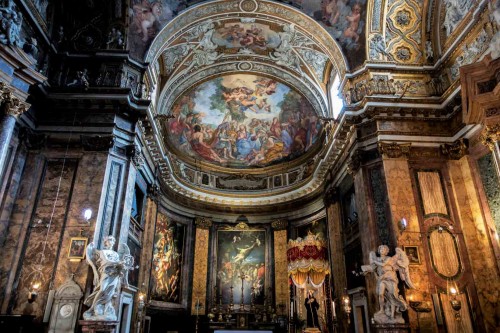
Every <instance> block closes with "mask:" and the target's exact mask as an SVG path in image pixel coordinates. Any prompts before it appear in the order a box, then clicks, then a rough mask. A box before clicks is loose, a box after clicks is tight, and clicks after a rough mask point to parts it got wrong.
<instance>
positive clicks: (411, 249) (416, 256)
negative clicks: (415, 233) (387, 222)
mask: <svg viewBox="0 0 500 333" xmlns="http://www.w3.org/2000/svg"><path fill="white" fill-rule="evenodd" d="M403 250H404V251H405V254H406V256H407V257H408V260H409V261H410V265H420V264H421V261H420V252H419V250H418V246H417V245H409V246H403Z"/></svg>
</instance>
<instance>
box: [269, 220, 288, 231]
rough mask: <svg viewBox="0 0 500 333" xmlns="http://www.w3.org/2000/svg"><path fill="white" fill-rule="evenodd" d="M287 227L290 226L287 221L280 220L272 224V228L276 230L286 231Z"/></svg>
mask: <svg viewBox="0 0 500 333" xmlns="http://www.w3.org/2000/svg"><path fill="white" fill-rule="evenodd" d="M287 226H288V222H287V220H283V219H279V220H275V221H273V222H271V227H272V228H273V229H274V230H285V229H286V227H287Z"/></svg>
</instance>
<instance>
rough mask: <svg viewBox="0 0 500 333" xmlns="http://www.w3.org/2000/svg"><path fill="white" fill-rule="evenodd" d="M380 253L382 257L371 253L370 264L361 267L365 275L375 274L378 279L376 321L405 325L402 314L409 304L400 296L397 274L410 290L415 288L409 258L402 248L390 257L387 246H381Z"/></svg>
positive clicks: (397, 249)
mask: <svg viewBox="0 0 500 333" xmlns="http://www.w3.org/2000/svg"><path fill="white" fill-rule="evenodd" d="M378 253H379V254H380V257H378V256H377V255H376V254H375V252H374V251H372V252H370V264H369V265H363V266H361V269H362V271H363V274H367V273H371V272H374V273H375V274H376V277H377V289H376V292H377V296H378V300H379V304H380V310H379V311H378V312H377V313H375V315H374V320H375V322H376V323H379V324H386V323H404V319H403V317H402V316H401V312H402V311H406V310H407V308H408V304H407V303H406V301H405V300H404V299H403V297H402V296H401V295H400V294H399V289H398V277H397V275H396V272H399V276H400V278H401V280H403V281H404V282H405V283H406V285H407V286H408V287H409V288H414V286H413V284H412V282H411V279H410V274H409V270H408V265H409V260H408V257H407V256H406V254H405V252H404V251H403V250H401V249H400V248H396V254H395V255H394V256H392V257H389V256H388V255H387V254H388V253H389V247H388V246H387V245H380V246H379V247H378Z"/></svg>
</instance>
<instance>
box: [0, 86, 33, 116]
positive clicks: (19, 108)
mask: <svg viewBox="0 0 500 333" xmlns="http://www.w3.org/2000/svg"><path fill="white" fill-rule="evenodd" d="M0 92H1V97H0V104H1V108H2V112H3V114H4V115H9V116H13V117H16V118H17V117H19V116H20V115H22V114H23V113H24V112H25V111H26V110H28V108H29V107H30V105H29V104H28V103H25V102H21V101H20V100H19V98H17V97H15V96H14V94H13V93H12V91H10V90H9V89H8V88H5V86H4V85H2V86H0Z"/></svg>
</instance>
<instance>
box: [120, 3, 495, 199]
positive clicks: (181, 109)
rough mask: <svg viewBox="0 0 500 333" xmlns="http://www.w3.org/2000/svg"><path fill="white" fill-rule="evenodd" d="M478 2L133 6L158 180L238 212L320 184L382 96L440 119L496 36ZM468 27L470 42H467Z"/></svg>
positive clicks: (131, 39)
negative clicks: (335, 104) (335, 87)
mask: <svg viewBox="0 0 500 333" xmlns="http://www.w3.org/2000/svg"><path fill="white" fill-rule="evenodd" d="M486 6H487V1H486V0H442V1H440V0H373V1H367V0H308V1H304V0H290V1H271V0H215V1H205V2H200V1H170V0H161V1H142V2H138V1H134V2H132V5H131V8H130V11H129V12H130V13H131V15H130V27H131V28H130V31H129V34H128V45H129V47H130V52H131V56H132V57H134V58H136V59H138V60H144V61H145V62H147V63H148V64H149V67H148V71H147V75H146V78H145V87H144V88H145V90H146V91H148V93H147V95H148V97H149V98H150V99H151V101H152V103H151V107H150V109H149V118H150V119H152V120H153V121H151V124H150V125H148V126H151V128H150V129H148V130H146V132H148V131H149V132H148V133H150V134H148V137H147V140H146V145H147V146H148V149H149V150H150V152H151V155H152V157H153V159H154V161H155V162H156V163H157V164H158V165H159V168H160V172H161V175H162V178H163V180H164V183H165V184H166V185H167V186H168V187H169V188H170V190H172V191H174V192H176V193H178V194H179V195H181V196H183V197H187V198H190V199H195V200H201V201H203V202H209V203H211V204H215V205H221V204H222V205H228V206H229V205H231V206H243V207H252V206H255V205H273V204H276V203H285V202H293V200H296V199H300V198H304V197H306V196H311V195H313V194H314V193H317V191H319V190H321V188H322V184H323V183H324V180H325V178H326V177H333V175H332V174H331V170H332V169H334V168H335V165H336V162H337V161H339V160H340V159H345V158H347V157H348V156H345V151H346V148H347V147H349V145H350V144H352V138H353V137H354V135H355V128H354V127H353V126H352V124H354V122H355V121H358V122H359V121H363V119H364V117H365V115H366V114H368V113H370V112H373V110H374V109H375V108H377V107H379V106H380V105H382V104H386V105H388V107H386V110H387V111H386V112H387V114H392V112H393V111H391V109H390V108H391V107H390V105H391V103H392V102H394V103H396V104H397V108H396V109H395V110H404V108H406V107H407V108H410V109H412V110H413V111H411V112H412V115H418V114H419V113H422V116H423V117H428V116H429V115H432V116H435V117H436V118H439V117H447V112H451V111H446V110H445V111H443V108H444V107H445V106H446V105H447V103H448V102H449V101H450V98H451V97H450V96H454V95H456V94H457V92H458V84H457V80H458V77H459V76H458V68H459V66H460V65H463V64H466V63H470V62H472V61H474V59H476V58H477V57H479V56H480V54H481V53H482V52H484V50H485V49H486V48H487V46H488V43H489V41H490V40H491V38H492V36H493V35H494V33H495V32H496V30H495V28H494V27H492V26H491V24H490V25H488V18H487V15H486V14H481V15H480V14H479V13H482V11H483V10H484V8H485V7H486ZM472 17H476V18H477V19H476V21H473V20H470V19H471V18H472ZM477 22H479V23H477ZM481 29H482V30H481ZM472 30H473V31H474V34H473V35H474V36H476V35H475V34H477V37H474V38H473V37H472V35H471V37H470V38H469V37H467V39H466V40H465V41H464V40H463V39H461V38H463V37H464V36H465V34H463V32H464V31H472ZM459 43H462V44H463V45H462V46H461V47H460V48H459ZM457 49H460V50H461V51H460V53H459V52H457V51H453V50H457ZM337 76H338V77H340V81H341V84H340V95H341V97H342V99H343V103H344V107H343V111H342V112H341V114H340V117H339V118H337V119H335V120H334V118H336V117H335V116H334V114H333V113H332V107H331V105H332V104H331V103H332V101H331V96H330V95H331V94H332V92H331V91H330V87H331V85H332V82H333V80H334V79H335V77H337ZM415 105H419V108H418V111H415V110H416V109H415ZM402 108H403V109H402ZM448 109H449V110H452V108H451V107H450V108H448ZM448 109H447V110H448ZM396 112H398V111H396ZM402 114H403V115H404V111H402ZM367 119H368V118H367ZM343 172H345V170H343Z"/></svg>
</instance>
